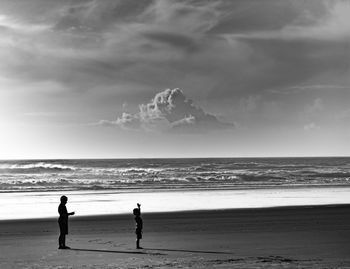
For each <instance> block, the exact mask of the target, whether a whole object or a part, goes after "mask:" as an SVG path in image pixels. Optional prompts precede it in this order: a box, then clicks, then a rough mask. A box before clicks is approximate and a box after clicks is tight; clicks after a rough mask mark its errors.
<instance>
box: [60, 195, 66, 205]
mask: <svg viewBox="0 0 350 269" xmlns="http://www.w3.org/2000/svg"><path fill="white" fill-rule="evenodd" d="M67 201H68V198H67V196H65V195H63V196H61V203H62V204H66V203H67Z"/></svg>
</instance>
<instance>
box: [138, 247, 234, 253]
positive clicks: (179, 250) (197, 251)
mask: <svg viewBox="0 0 350 269" xmlns="http://www.w3.org/2000/svg"><path fill="white" fill-rule="evenodd" d="M144 250H157V251H174V252H188V253H204V254H234V253H232V252H223V251H204V250H187V249H167V248H144Z"/></svg>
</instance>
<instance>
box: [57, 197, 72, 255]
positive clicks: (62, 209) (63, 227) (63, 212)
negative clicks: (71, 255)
mask: <svg viewBox="0 0 350 269" xmlns="http://www.w3.org/2000/svg"><path fill="white" fill-rule="evenodd" d="M67 201H68V198H67V196H65V195H63V196H61V203H60V205H59V206H58V213H59V214H60V216H59V218H58V225H59V227H60V236H59V237H58V245H59V246H58V248H59V249H70V247H68V246H66V234H68V216H71V215H74V214H75V212H70V213H68V211H67V208H66V204H67Z"/></svg>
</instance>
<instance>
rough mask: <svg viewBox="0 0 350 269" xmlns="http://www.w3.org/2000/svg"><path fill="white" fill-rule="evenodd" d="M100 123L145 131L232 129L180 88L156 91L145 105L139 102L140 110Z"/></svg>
mask: <svg viewBox="0 0 350 269" xmlns="http://www.w3.org/2000/svg"><path fill="white" fill-rule="evenodd" d="M100 124H101V125H105V126H119V127H120V128H122V129H125V130H147V131H171V130H173V131H174V130H176V131H184V132H187V131H189V132H193V131H197V132H198V131H210V130H219V129H232V128H233V127H234V125H233V124H232V123H226V122H222V121H220V120H219V119H218V118H217V117H216V116H215V115H213V114H210V113H206V112H205V111H204V110H203V109H202V108H200V107H198V106H196V105H194V103H193V101H192V100H191V99H188V98H186V96H185V95H184V93H183V91H182V90H180V89H177V88H176V89H172V90H171V89H167V90H164V91H162V92H159V93H157V94H156V95H155V96H154V98H153V99H152V101H151V102H150V103H148V104H141V105H140V106H139V112H137V113H135V114H130V113H126V112H124V113H123V114H122V115H121V116H120V117H118V118H117V120H116V121H106V120H102V121H100Z"/></svg>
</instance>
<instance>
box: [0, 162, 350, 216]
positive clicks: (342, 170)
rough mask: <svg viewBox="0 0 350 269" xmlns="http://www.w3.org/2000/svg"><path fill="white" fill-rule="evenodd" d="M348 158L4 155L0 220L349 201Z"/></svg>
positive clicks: (0, 174)
mask: <svg viewBox="0 0 350 269" xmlns="http://www.w3.org/2000/svg"><path fill="white" fill-rule="evenodd" d="M349 194H350V158H345V157H342V158H341V157H339V158H335V157H333V158H198V159H108V160H102V159H98V160H3V161H0V203H1V214H0V219H22V218H41V217H52V216H56V215H57V206H58V203H59V197H60V196H61V195H67V196H68V197H69V203H68V205H67V206H68V208H69V210H76V211H77V214H79V215H96V214H121V213H129V212H131V210H132V208H133V207H134V206H135V204H136V203H137V202H140V203H142V204H143V206H144V211H146V212H164V211H180V210H205V209H224V208H250V207H271V206H287V205H315V204H345V203H350V195H349Z"/></svg>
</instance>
